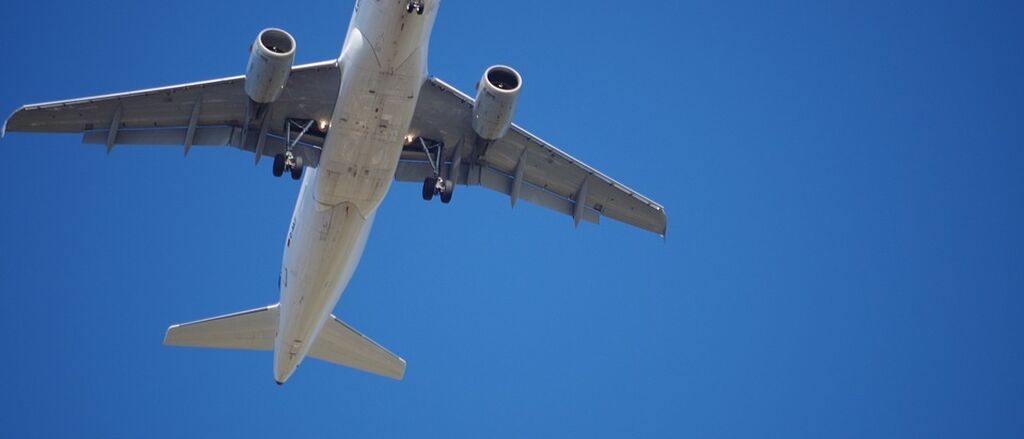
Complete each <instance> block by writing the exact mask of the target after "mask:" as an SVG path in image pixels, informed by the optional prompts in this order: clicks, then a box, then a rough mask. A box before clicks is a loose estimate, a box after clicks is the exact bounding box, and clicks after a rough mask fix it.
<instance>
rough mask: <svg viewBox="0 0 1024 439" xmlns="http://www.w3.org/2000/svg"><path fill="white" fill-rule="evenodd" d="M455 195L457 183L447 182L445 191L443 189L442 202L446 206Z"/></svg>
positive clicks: (445, 182)
mask: <svg viewBox="0 0 1024 439" xmlns="http://www.w3.org/2000/svg"><path fill="white" fill-rule="evenodd" d="M453 193H455V183H454V182H453V181H451V180H445V181H444V189H441V202H442V203H444V204H448V203H451V202H452V194H453Z"/></svg>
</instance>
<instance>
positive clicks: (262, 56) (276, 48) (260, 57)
mask: <svg viewBox="0 0 1024 439" xmlns="http://www.w3.org/2000/svg"><path fill="white" fill-rule="evenodd" d="M293 62H295V38H292V36H291V35H289V34H288V32H285V31H283V30H281V29H274V28H270V29H264V30H263V31H261V32H260V34H259V35H257V36H256V41H254V42H253V43H252V49H251V50H250V51H249V64H248V65H247V66H246V67H245V94H247V95H249V98H250V99H252V100H253V101H254V102H257V103H260V104H269V103H271V102H274V101H275V100H277V98H278V97H279V96H281V91H282V90H284V85H285V83H287V82H288V75H290V74H291V72H292V63H293Z"/></svg>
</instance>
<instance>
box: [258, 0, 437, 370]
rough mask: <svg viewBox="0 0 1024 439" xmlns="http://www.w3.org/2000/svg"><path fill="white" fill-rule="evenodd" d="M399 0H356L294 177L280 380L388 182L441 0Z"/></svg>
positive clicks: (298, 358)
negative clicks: (332, 86)
mask: <svg viewBox="0 0 1024 439" xmlns="http://www.w3.org/2000/svg"><path fill="white" fill-rule="evenodd" d="M407 3H408V1H407V0H358V1H357V2H356V7H355V10H354V12H353V15H352V22H351V24H350V25H349V29H348V35H347V36H346V38H345V45H344V48H343V49H342V51H341V57H340V59H339V64H340V66H341V72H342V73H341V87H340V88H339V92H338V98H337V102H336V103H335V106H334V114H333V116H332V118H331V121H330V129H329V131H328V133H327V138H326V140H325V141H324V147H323V151H322V153H321V155H320V162H319V165H318V166H317V168H316V169H309V170H308V171H307V173H306V176H305V178H304V179H303V180H302V188H301V189H300V191H299V198H298V201H297V202H296V205H295V212H294V213H293V214H292V222H291V225H290V227H289V229H288V236H287V240H286V243H285V249H284V260H283V263H282V267H281V281H280V288H281V304H280V322H279V324H278V331H277V337H276V338H275V340H274V379H275V380H277V382H279V383H283V382H284V381H285V380H287V379H288V377H289V376H291V374H292V373H293V372H294V371H295V368H296V367H297V366H298V365H299V363H300V362H302V359H303V358H305V356H306V354H307V353H308V352H309V349H310V346H312V344H313V340H315V339H316V336H317V334H318V333H319V332H320V329H321V328H322V327H323V325H324V323H325V322H326V321H327V318H328V317H330V315H331V311H332V310H333V309H334V306H335V305H336V304H337V303H338V299H340V298H341V293H342V292H343V291H344V290H345V286H346V285H348V282H349V280H350V279H351V278H352V273H353V272H354V271H355V268H356V265H357V264H358V263H359V259H360V257H361V256H362V253H363V248H364V247H365V246H366V239H367V237H368V236H369V234H370V229H371V227H372V226H373V219H374V216H375V214H376V211H377V207H378V206H379V205H380V202H381V200H382V199H383V198H384V195H385V194H386V193H387V191H388V188H389V187H390V186H391V182H392V181H393V179H394V175H395V169H396V167H397V166H398V159H399V157H400V155H401V152H402V144H403V139H404V137H405V134H406V132H407V131H408V129H409V124H410V123H411V121H412V116H413V111H414V110H415V107H416V101H417V99H418V97H419V91H420V86H421V85H422V84H423V82H424V81H425V80H426V75H427V73H426V72H427V69H426V67H427V46H428V42H429V40H430V31H431V29H432V27H433V24H434V19H435V17H436V14H437V9H438V6H439V3H440V1H439V0H433V1H428V2H425V3H426V10H425V11H424V12H423V14H422V15H418V14H416V13H408V12H406V4H407Z"/></svg>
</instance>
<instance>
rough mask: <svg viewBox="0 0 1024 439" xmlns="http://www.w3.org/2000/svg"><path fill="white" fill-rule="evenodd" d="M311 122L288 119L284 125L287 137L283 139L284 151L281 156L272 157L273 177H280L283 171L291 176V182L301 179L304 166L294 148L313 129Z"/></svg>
mask: <svg viewBox="0 0 1024 439" xmlns="http://www.w3.org/2000/svg"><path fill="white" fill-rule="evenodd" d="M313 122H314V121H312V120H306V121H301V120H295V119H288V121H287V122H286V123H285V124H286V125H287V126H286V127H285V131H286V132H287V135H286V137H285V141H284V146H285V150H284V152H283V153H281V154H277V155H275V156H274V168H273V171H274V176H275V177H280V176H282V175H284V173H285V171H288V173H290V174H291V175H292V180H299V179H301V178H302V169H303V167H304V164H303V163H302V156H301V155H298V154H296V153H295V152H294V151H295V146H296V145H298V144H299V141H300V140H302V136H305V135H306V133H308V132H309V129H310V128H312V127H313Z"/></svg>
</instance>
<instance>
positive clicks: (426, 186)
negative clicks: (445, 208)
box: [423, 177, 437, 201]
mask: <svg viewBox="0 0 1024 439" xmlns="http://www.w3.org/2000/svg"><path fill="white" fill-rule="evenodd" d="M435 190H437V177H427V178H426V179H425V180H423V199H424V200H426V201H430V200H432V199H434V191H435Z"/></svg>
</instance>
